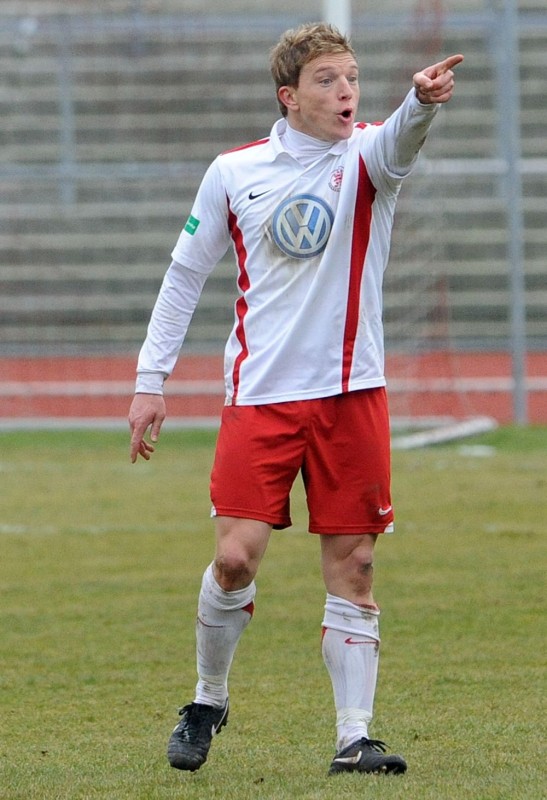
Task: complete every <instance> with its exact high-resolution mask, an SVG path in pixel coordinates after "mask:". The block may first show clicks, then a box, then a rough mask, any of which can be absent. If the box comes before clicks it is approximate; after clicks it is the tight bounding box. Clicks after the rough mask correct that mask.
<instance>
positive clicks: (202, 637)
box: [194, 564, 256, 706]
mask: <svg viewBox="0 0 547 800" xmlns="http://www.w3.org/2000/svg"><path fill="white" fill-rule="evenodd" d="M255 594H256V586H255V583H254V581H253V582H252V583H251V584H250V585H249V586H247V587H245V588H244V589H238V590H237V591H235V592H225V591H224V589H222V588H221V587H220V586H219V584H218V583H217V581H216V580H215V576H214V574H213V565H212V564H210V565H209V567H207V569H206V570H205V574H204V575H203V581H202V584H201V591H200V594H199V601H198V617H197V622H196V642H197V670H198V677H199V680H198V683H197V686H196V696H195V700H194V702H196V703H204V704H205V705H210V706H223V705H224V704H225V703H226V700H227V698H228V673H229V672H230V667H231V665H232V660H233V657H234V653H235V650H236V647H237V644H238V642H239V639H240V637H241V634H242V633H243V631H244V630H245V628H246V627H247V625H248V624H249V622H250V620H251V617H252V615H253V611H254V604H253V600H254V597H255Z"/></svg>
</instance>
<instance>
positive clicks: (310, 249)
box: [272, 194, 334, 258]
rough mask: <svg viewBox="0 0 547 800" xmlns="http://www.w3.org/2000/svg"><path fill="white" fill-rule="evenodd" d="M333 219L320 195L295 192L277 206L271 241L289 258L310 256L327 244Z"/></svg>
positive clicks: (317, 253) (330, 211)
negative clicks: (294, 194)
mask: <svg viewBox="0 0 547 800" xmlns="http://www.w3.org/2000/svg"><path fill="white" fill-rule="evenodd" d="M333 220H334V214H333V213H332V210H331V209H330V208H329V206H328V205H327V204H326V203H325V201H324V200H322V199H321V198H320V197H315V196H314V195H312V194H298V195H296V196H295V197H290V198H289V199H288V200H284V201H283V202H282V203H281V205H279V206H278V207H277V209H276V211H275V214H274V218H273V225H272V228H273V237H274V241H275V243H276V245H277V246H278V247H279V249H280V250H281V251H282V252H283V253H285V255H287V256H290V257H291V258H313V256H317V255H319V253H322V252H323V250H324V249H325V247H326V246H327V242H328V240H329V236H330V232H331V229H332V223H333Z"/></svg>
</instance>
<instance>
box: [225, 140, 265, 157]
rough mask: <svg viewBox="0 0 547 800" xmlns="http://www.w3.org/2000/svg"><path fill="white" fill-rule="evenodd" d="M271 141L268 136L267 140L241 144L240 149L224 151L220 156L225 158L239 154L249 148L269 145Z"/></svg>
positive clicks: (234, 148)
mask: <svg viewBox="0 0 547 800" xmlns="http://www.w3.org/2000/svg"><path fill="white" fill-rule="evenodd" d="M269 141H270V137H269V136H268V137H267V138H266V139H257V141H256V142H249V143H248V144H240V145H239V147H232V148H231V149H230V150H224V152H223V153H221V154H220V155H222V156H225V155H226V154H227V153H237V152H238V151H239V150H247V148H249V147H256V146H257V145H259V144H267V143H268V142H269Z"/></svg>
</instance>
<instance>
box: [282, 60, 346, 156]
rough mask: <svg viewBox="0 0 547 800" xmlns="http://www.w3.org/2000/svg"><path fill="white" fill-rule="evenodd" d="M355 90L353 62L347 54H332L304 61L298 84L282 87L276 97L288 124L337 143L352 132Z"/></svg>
mask: <svg viewBox="0 0 547 800" xmlns="http://www.w3.org/2000/svg"><path fill="white" fill-rule="evenodd" d="M359 93H360V92H359V69H358V66H357V62H356V61H355V59H354V57H353V56H352V55H351V54H350V53H335V54H332V55H323V56H319V57H318V58H316V59H314V60H313V61H310V62H309V63H308V64H306V65H305V66H304V67H303V69H302V71H301V73H300V80H299V82H298V86H297V87H294V86H282V87H281V89H280V90H279V97H280V99H281V100H282V101H283V102H284V103H285V105H286V106H287V119H288V121H289V124H290V125H291V127H293V128H296V130H298V131H301V133H306V134H308V136H314V137H315V138H316V139H322V140H323V141H326V142H338V141H341V140H342V139H349V137H350V136H351V134H352V132H353V124H354V122H355V114H356V111H357V106H358V104H359Z"/></svg>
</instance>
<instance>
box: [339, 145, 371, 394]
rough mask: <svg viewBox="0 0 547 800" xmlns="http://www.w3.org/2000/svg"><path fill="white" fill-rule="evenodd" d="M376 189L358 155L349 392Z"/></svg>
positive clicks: (345, 371) (345, 384)
mask: <svg viewBox="0 0 547 800" xmlns="http://www.w3.org/2000/svg"><path fill="white" fill-rule="evenodd" d="M375 196H376V189H375V188H374V186H373V184H372V181H371V180H370V178H369V176H368V172H367V168H366V166H365V162H364V161H363V159H362V158H359V185H358V187H357V197H356V199H355V215H354V219H353V232H352V238H351V263H350V276H349V290H348V305H347V314H346V326H345V329H344V352H343V357H342V391H343V392H347V391H348V388H349V379H350V375H351V367H352V363H353V351H354V348H355V339H356V336H357V327H358V324H359V307H360V299H361V283H362V280H363V272H364V269H365V256H366V254H367V250H368V245H369V241H370V228H371V222H372V206H373V203H374V198H375Z"/></svg>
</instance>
